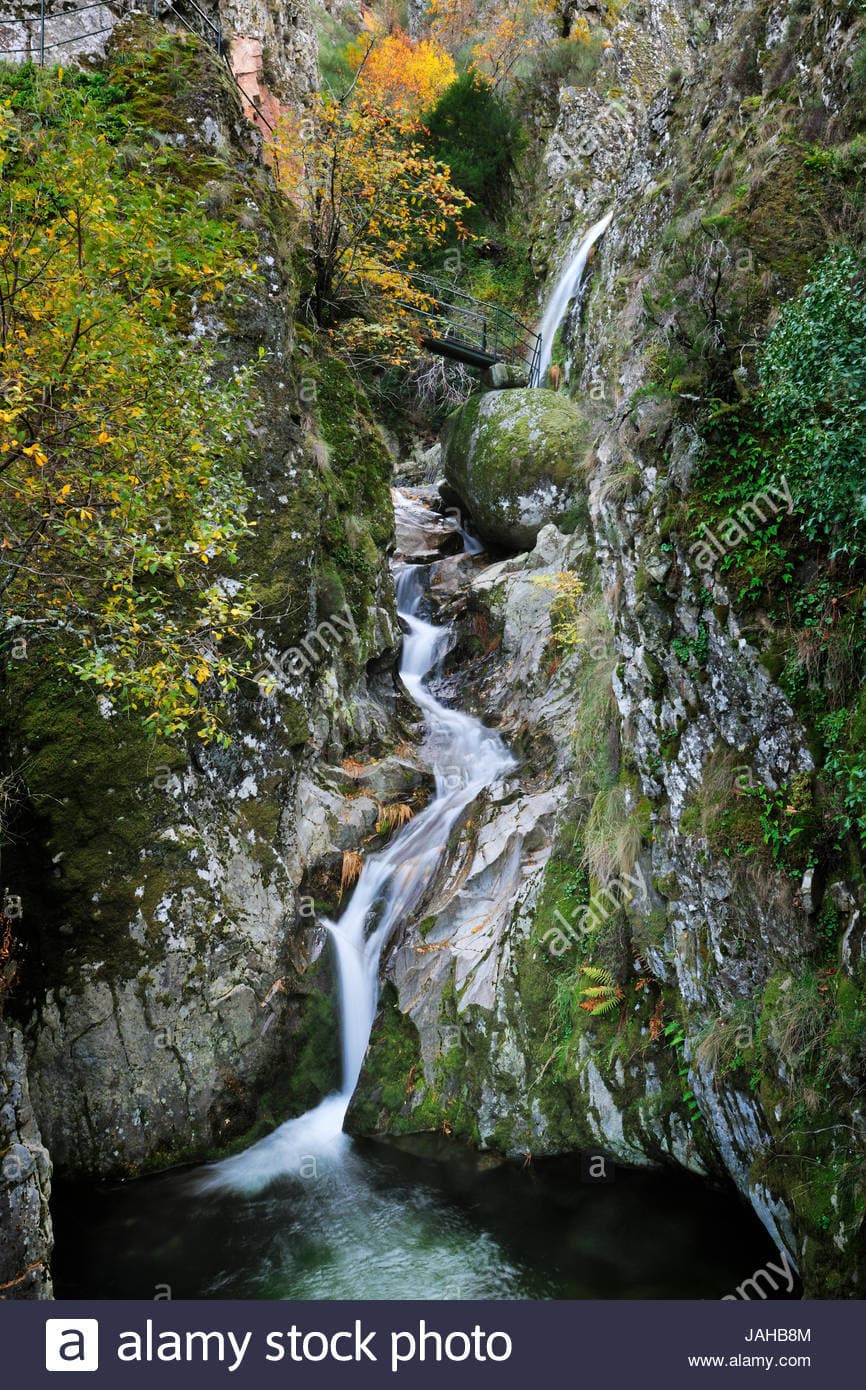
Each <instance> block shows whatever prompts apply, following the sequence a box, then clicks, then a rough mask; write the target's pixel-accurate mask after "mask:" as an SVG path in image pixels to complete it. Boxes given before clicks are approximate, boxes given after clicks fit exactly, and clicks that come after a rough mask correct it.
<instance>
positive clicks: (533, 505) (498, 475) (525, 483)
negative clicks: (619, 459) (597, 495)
mask: <svg viewBox="0 0 866 1390" xmlns="http://www.w3.org/2000/svg"><path fill="white" fill-rule="evenodd" d="M591 439H592V430H591V426H590V424H589V421H588V420H587V417H586V416H585V415H584V413H583V411H582V410H581V409H580V408H579V407H578V406H577V405H575V404H574V402H573V401H571V400H569V399H568V397H567V396H563V395H559V394H558V393H557V392H555V391H547V390H538V389H536V390H530V389H528V388H527V389H523V390H521V389H516V390H513V391H490V392H487V393H485V394H483V395H476V396H472V397H471V398H470V399H469V400H468V401H467V403H466V404H465V405H464V406H462V407H461V409H460V410H459V411H457V412H455V414H454V415H452V416H450V417H449V420H448V424H447V427H446V431H445V435H444V464H445V477H446V479H447V480H448V482H449V483H450V485H451V487H452V488H453V489H454V491H455V492H456V493H457V494H458V496H459V497H460V498H461V500H462V502H463V504H464V506H465V507H466V510H467V511H468V512H469V513H470V515H471V517H472V520H473V522H474V523H475V526H476V528H477V530H478V531H479V533H480V534H481V535H482V536H483V537H484V539H485V540H487V541H490V542H491V543H492V544H493V545H496V546H502V547H503V548H505V549H506V550H528V549H531V547H532V546H533V545H534V544H535V540H536V537H537V535H538V533H539V531H540V530H541V528H542V526H546V525H547V524H548V523H549V522H559V521H561V520H562V519H563V518H565V517H566V516H567V515H568V514H569V513H570V512H571V511H572V510H573V508H574V507H575V505H576V504H577V502H578V500H579V498H580V495H581V492H582V486H581V481H580V476H579V471H578V469H579V464H580V461H581V459H582V458H583V456H584V455H585V453H586V451H587V449H588V447H589V445H590V443H591Z"/></svg>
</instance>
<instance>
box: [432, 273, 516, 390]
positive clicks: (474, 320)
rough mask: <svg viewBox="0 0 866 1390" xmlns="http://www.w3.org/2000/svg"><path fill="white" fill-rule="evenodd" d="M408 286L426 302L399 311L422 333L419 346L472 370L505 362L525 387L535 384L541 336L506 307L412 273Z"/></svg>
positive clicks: (454, 286) (453, 286)
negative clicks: (524, 376) (522, 372)
mask: <svg viewBox="0 0 866 1390" xmlns="http://www.w3.org/2000/svg"><path fill="white" fill-rule="evenodd" d="M412 285H413V288H415V289H416V290H418V292H419V294H420V295H423V296H424V299H425V301H426V303H424V304H421V305H419V304H417V303H416V304H406V305H405V306H404V307H405V308H407V309H408V310H410V312H411V313H412V314H414V315H415V317H416V318H417V319H418V320H419V322H420V323H421V325H422V328H423V329H426V330H427V332H426V335H425V338H424V342H425V346H427V347H429V349H430V350H431V351H433V352H439V353H441V354H442V355H444V356H447V357H454V358H456V359H458V360H459V361H463V362H468V363H470V364H471V365H475V366H481V367H483V366H492V365H493V364H494V363H495V362H505V363H508V364H509V365H510V366H514V367H524V368H526V370H527V372H528V375H529V382H530V385H534V384H535V381H536V378H537V376H538V367H539V362H540V358H541V338H540V336H539V334H537V333H534V332H533V331H532V329H531V328H528V327H527V325H526V324H525V323H522V322H521V320H520V319H519V318H518V317H517V316H516V314H512V313H511V311H510V309H505V308H503V307H502V305H501V304H487V303H484V302H483V301H482V300H479V299H475V298H474V297H473V296H472V295H471V294H467V293H466V291H465V290H461V289H458V288H457V286H456V285H447V284H443V283H441V282H440V281H438V280H434V279H433V278H432V277H431V276H429V275H413V276H412Z"/></svg>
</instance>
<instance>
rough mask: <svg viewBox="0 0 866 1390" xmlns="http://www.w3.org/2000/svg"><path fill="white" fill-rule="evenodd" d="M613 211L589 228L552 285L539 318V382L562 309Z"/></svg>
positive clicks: (542, 381)
mask: <svg viewBox="0 0 866 1390" xmlns="http://www.w3.org/2000/svg"><path fill="white" fill-rule="evenodd" d="M612 217H613V212H612V211H611V212H608V213H605V215H604V217H602V219H601V221H599V222H596V224H595V226H594V227H590V229H589V231H588V232H587V234H586V236H585V237H584V238H583V240H582V241H581V243H580V245H579V246H578V248H577V250H576V251H575V252H574V254H573V255H571V256H569V258H568V261H567V262H566V265H565V269H564V270H563V272H562V274H561V275H560V277H559V279H558V280H557V282H556V284H555V285H554V287H553V294H552V295H551V296H550V299H549V300H548V303H547V308H546V309H545V311H544V317H543V319H542V320H541V327H540V329H539V330H538V331H539V333H540V334H541V357H540V359H539V364H538V384H539V386H544V385H546V380H547V372H548V368H549V367H550V362H551V358H552V356H553V342H554V339H555V337H556V330H557V329H558V328H559V325H560V324H561V323H562V320H563V318H564V317H565V312H566V310H567V308H568V306H569V304H570V303H571V301H572V299H573V298H574V296H575V295H576V294H577V291H578V289H579V288H580V284H581V281H582V280H583V275H584V271H585V270H586V263H587V261H588V260H589V253H590V251H591V250H592V248H593V246H595V243H596V242H597V241H598V239H599V237H600V236H601V235H602V234H603V233H604V232H606V231H607V229H608V227H609V226H610V223H611V219H612Z"/></svg>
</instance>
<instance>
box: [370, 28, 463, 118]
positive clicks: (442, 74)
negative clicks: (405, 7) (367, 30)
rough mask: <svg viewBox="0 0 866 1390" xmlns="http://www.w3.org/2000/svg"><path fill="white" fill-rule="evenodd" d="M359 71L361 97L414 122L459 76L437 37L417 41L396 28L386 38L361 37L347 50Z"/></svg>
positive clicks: (448, 54)
mask: <svg viewBox="0 0 866 1390" xmlns="http://www.w3.org/2000/svg"><path fill="white" fill-rule="evenodd" d="M347 56H348V58H349V63H350V66H351V67H352V68H353V70H357V72H358V79H357V91H358V94H359V96H360V97H361V98H362V99H363V98H365V97H366V98H370V99H373V100H376V101H378V102H380V103H383V104H386V105H388V106H390V108H391V110H392V112H393V113H394V114H395V115H399V116H401V117H403V118H405V119H406V120H407V121H412V120H414V119H415V118H417V116H418V115H419V114H420V112H422V111H424V110H426V109H427V108H428V107H430V106H432V105H433V104H434V102H435V101H436V100H437V99H438V98H439V97H440V96H441V95H442V93H443V92H444V91H445V88H446V87H449V86H450V85H451V83H452V82H453V81H454V80H455V78H456V77H457V69H456V67H455V66H454V60H453V58H452V57H451V55H450V53H448V52H446V50H445V49H444V48H441V47H440V46H439V44H438V43H436V41H435V40H434V39H418V40H414V39H411V38H410V37H409V35H408V34H406V33H404V31H403V30H402V29H396V30H394V31H393V32H392V33H390V34H386V35H384V36H383V37H378V38H374V39H373V41H372V45H371V41H370V40H369V39H366V40H365V39H363V38H362V39H358V40H356V42H355V43H353V44H352V45H350V47H349V51H348V55H347Z"/></svg>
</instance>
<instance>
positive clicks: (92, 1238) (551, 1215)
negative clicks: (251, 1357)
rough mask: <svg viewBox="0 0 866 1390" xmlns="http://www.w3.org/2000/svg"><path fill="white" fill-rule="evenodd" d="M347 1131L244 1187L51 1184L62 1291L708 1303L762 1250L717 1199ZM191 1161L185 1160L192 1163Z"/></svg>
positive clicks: (669, 1182) (704, 1191) (682, 1183)
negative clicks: (324, 1155)
mask: <svg viewBox="0 0 866 1390" xmlns="http://www.w3.org/2000/svg"><path fill="white" fill-rule="evenodd" d="M427 1147H428V1152H427V1153H426V1154H425V1155H423V1156H420V1155H418V1154H416V1153H410V1152H406V1151H404V1150H402V1149H400V1148H397V1147H393V1146H384V1145H379V1144H366V1143H365V1144H358V1143H353V1142H352V1141H350V1140H348V1139H346V1140H345V1142H344V1144H343V1145H342V1148H341V1150H340V1152H339V1153H336V1154H334V1155H333V1156H332V1157H331V1158H330V1159H329V1160H328V1162H327V1164H324V1163H323V1162H322V1161H319V1162H318V1163H317V1165H316V1166H317V1174H316V1176H308V1177H306V1178H300V1177H281V1178H279V1179H277V1180H275V1181H274V1182H273V1183H272V1184H271V1185H269V1186H268V1187H267V1188H265V1189H264V1190H262V1191H261V1192H259V1193H257V1194H254V1195H253V1194H241V1193H238V1192H237V1191H235V1192H228V1193H227V1192H216V1193H206V1192H201V1191H200V1190H199V1189H198V1188H197V1187H196V1185H195V1182H194V1178H193V1175H189V1174H182V1173H178V1174H169V1175H165V1176H162V1177H159V1178H149V1179H139V1180H138V1181H135V1182H130V1183H125V1184H115V1185H109V1186H103V1187H98V1188H92V1187H91V1188H88V1189H86V1190H82V1189H80V1188H76V1189H68V1190H66V1191H63V1190H61V1191H60V1194H59V1198H58V1201H57V1203H56V1208H55V1230H56V1236H57V1261H56V1269H55V1273H56V1278H55V1283H56V1288H57V1295H58V1297H63V1298H145V1299H148V1298H154V1297H155V1296H157V1295H159V1294H162V1295H163V1296H165V1293H166V1290H165V1287H164V1286H168V1289H169V1290H170V1293H171V1296H172V1297H173V1298H266V1299H318V1298H321V1299H355V1298H357V1299H363V1298H374V1299H399V1298H413V1299H448V1298H453V1299H473V1298H475V1299H490V1298H502V1299H555V1298H605V1299H620V1298H708V1299H717V1298H721V1297H722V1296H723V1295H724V1294H726V1293H731V1292H733V1291H734V1290H735V1289H736V1287H737V1285H738V1284H740V1283H741V1282H742V1280H743V1279H745V1278H747V1277H748V1276H749V1275H751V1274H752V1273H753V1272H754V1271H755V1270H757V1269H759V1268H761V1267H762V1266H763V1265H764V1264H765V1263H766V1261H767V1260H768V1259H769V1260H772V1259H773V1258H774V1256H775V1250H774V1247H773V1245H772V1242H771V1241H770V1240H769V1238H768V1237H767V1235H766V1233H765V1232H764V1230H763V1228H762V1227H761V1225H760V1224H759V1223H758V1221H757V1220H756V1219H755V1217H754V1216H753V1214H752V1213H751V1212H750V1211H749V1210H748V1209H747V1208H746V1207H745V1206H744V1205H743V1204H742V1203H741V1202H740V1201H739V1200H738V1199H737V1198H736V1197H735V1196H733V1195H732V1194H730V1193H727V1192H725V1193H722V1192H717V1191H715V1190H713V1189H711V1188H709V1187H707V1186H706V1185H704V1184H702V1183H699V1182H697V1181H692V1180H690V1179H683V1178H679V1177H677V1178H673V1177H672V1178H668V1177H658V1176H652V1177H651V1176H647V1175H645V1174H638V1173H631V1172H628V1173H627V1172H623V1171H620V1172H618V1173H617V1175H616V1180H615V1181H614V1182H613V1183H610V1184H606V1185H598V1184H592V1183H582V1182H581V1180H580V1167H579V1164H577V1162H576V1161H571V1160H569V1161H564V1160H563V1161H559V1160H557V1161H552V1162H547V1163H544V1164H540V1165H535V1166H533V1167H531V1168H528V1169H523V1168H522V1167H521V1166H520V1165H511V1164H505V1165H501V1166H499V1167H494V1168H491V1169H487V1170H486V1171H485V1170H479V1166H478V1163H477V1160H476V1158H475V1156H474V1155H470V1154H467V1153H465V1152H464V1151H463V1150H462V1149H460V1148H459V1147H458V1146H456V1145H454V1144H452V1143H448V1142H447V1141H444V1140H443V1141H442V1142H432V1143H431V1144H430V1145H429V1146H427ZM199 1171H200V1170H199Z"/></svg>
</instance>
